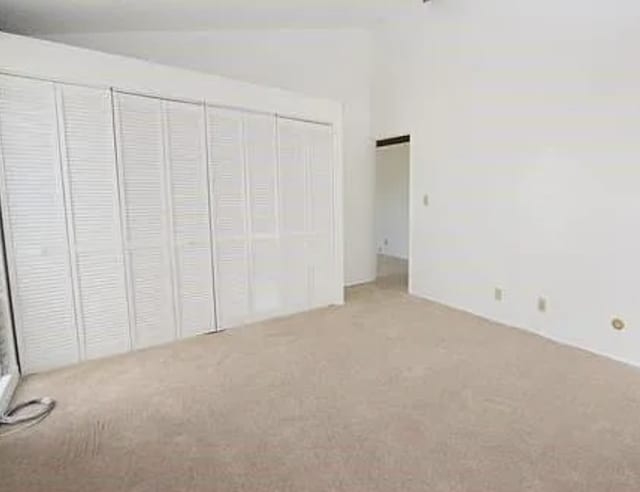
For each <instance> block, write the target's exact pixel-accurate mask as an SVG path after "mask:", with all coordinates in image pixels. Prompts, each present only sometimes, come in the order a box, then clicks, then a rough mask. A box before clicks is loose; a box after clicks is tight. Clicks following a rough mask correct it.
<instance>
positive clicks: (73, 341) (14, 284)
mask: <svg viewBox="0 0 640 492" xmlns="http://www.w3.org/2000/svg"><path fill="white" fill-rule="evenodd" d="M0 150H1V154H0V155H1V162H2V173H1V174H2V188H3V189H2V205H3V218H4V227H5V233H6V238H7V242H6V249H7V256H8V265H9V270H10V271H9V275H10V281H11V289H12V296H13V305H14V312H15V320H16V332H17V337H18V346H19V352H20V360H21V364H22V370H23V372H24V373H32V372H37V371H42V370H47V369H51V368H54V367H58V366H63V365H67V364H71V363H73V362H77V361H78V360H79V356H80V354H79V344H78V334H77V330H76V320H75V312H74V300H73V290H72V282H71V270H70V259H69V247H68V240H67V239H68V238H67V224H66V214H65V202H64V193H63V185H62V175H61V165H60V164H61V163H60V154H59V152H60V149H59V145H58V129H57V116H56V98H55V88H54V85H53V84H51V83H47V82H40V81H35V80H29V79H22V78H17V77H9V76H0Z"/></svg>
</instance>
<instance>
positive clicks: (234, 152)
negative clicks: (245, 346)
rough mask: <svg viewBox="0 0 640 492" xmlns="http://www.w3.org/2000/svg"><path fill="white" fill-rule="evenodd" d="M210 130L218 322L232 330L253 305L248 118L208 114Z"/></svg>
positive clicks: (209, 110)
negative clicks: (250, 265) (251, 291)
mask: <svg viewBox="0 0 640 492" xmlns="http://www.w3.org/2000/svg"><path fill="white" fill-rule="evenodd" d="M207 127H208V141H209V168H210V171H209V176H210V180H211V206H212V211H211V212H212V216H213V223H214V231H215V251H216V255H215V256H216V265H215V273H216V299H217V309H218V317H219V318H218V319H219V321H220V327H221V328H232V327H234V326H238V325H241V324H243V323H244V322H246V320H247V319H248V318H249V313H250V303H251V301H250V290H249V241H248V238H247V231H248V227H247V222H248V217H247V192H246V179H245V178H246V176H245V149H244V118H243V113H241V112H239V111H230V110H223V109H218V108H211V107H210V108H207Z"/></svg>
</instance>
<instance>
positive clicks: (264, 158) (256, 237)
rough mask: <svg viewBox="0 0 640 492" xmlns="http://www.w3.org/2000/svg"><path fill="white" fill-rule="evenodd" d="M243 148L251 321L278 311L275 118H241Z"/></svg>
mask: <svg viewBox="0 0 640 492" xmlns="http://www.w3.org/2000/svg"><path fill="white" fill-rule="evenodd" d="M244 119H245V135H244V137H245V139H244V140H245V148H246V162H247V166H246V168H247V177H248V184H249V202H248V204H249V229H250V230H249V235H250V237H251V262H250V266H251V291H252V306H251V311H252V312H251V314H252V319H254V320H256V319H264V318H266V317H269V316H270V315H272V314H279V313H281V312H282V307H283V306H282V293H281V280H282V279H281V275H280V269H281V263H280V240H279V231H278V197H277V186H278V173H277V150H276V118H275V116H273V115H263V114H252V113H247V114H246V115H245V118H244Z"/></svg>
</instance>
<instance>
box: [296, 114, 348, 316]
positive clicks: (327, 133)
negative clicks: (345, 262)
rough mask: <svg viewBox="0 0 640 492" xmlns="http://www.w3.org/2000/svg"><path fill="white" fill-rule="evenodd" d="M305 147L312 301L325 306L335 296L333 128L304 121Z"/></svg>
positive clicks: (314, 304) (313, 303) (336, 286)
mask: <svg viewBox="0 0 640 492" xmlns="http://www.w3.org/2000/svg"><path fill="white" fill-rule="evenodd" d="M305 133H306V138H307V147H308V153H307V156H308V177H309V194H308V196H307V201H308V225H309V233H310V235H309V242H308V243H307V248H308V249H307V252H308V255H309V263H310V266H311V268H310V275H311V279H310V284H311V293H310V296H311V305H312V306H313V307H318V306H326V305H328V304H331V303H332V302H333V301H335V300H336V299H337V296H336V289H339V288H340V285H339V282H338V281H337V278H336V277H337V268H336V263H335V240H334V220H333V218H334V196H333V189H334V176H333V129H332V128H331V127H330V126H326V125H319V124H307V125H306V127H305Z"/></svg>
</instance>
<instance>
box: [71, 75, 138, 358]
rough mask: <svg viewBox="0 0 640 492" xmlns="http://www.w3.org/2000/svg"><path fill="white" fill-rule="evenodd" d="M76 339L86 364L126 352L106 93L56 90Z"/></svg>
mask: <svg viewBox="0 0 640 492" xmlns="http://www.w3.org/2000/svg"><path fill="white" fill-rule="evenodd" d="M58 91H59V94H60V98H59V100H60V111H61V115H62V117H61V122H62V125H61V126H62V128H61V130H62V137H63V138H62V142H63V152H62V154H63V166H66V173H65V177H66V183H65V189H66V193H67V203H68V204H69V213H70V214H71V217H72V220H71V229H72V240H73V242H74V246H75V258H74V261H75V262H76V270H75V273H76V275H77V279H78V281H77V284H76V285H77V288H78V290H79V292H78V295H77V296H76V298H77V299H78V301H79V303H78V304H79V305H78V311H79V313H80V323H79V327H80V328H81V329H82V330H83V333H82V334H81V335H82V336H81V337H80V339H81V340H82V341H83V342H84V353H85V356H86V357H87V358H89V359H91V358H95V357H104V356H108V355H112V354H117V353H121V352H124V351H126V350H128V349H129V347H130V333H129V318H128V306H127V290H126V283H125V273H124V258H123V250H122V238H121V232H120V231H121V228H120V219H119V206H118V183H117V169H116V162H115V147H114V141H113V122H112V108H111V96H110V94H109V91H106V90H98V89H90V88H84V87H77V86H65V85H60V86H58Z"/></svg>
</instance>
